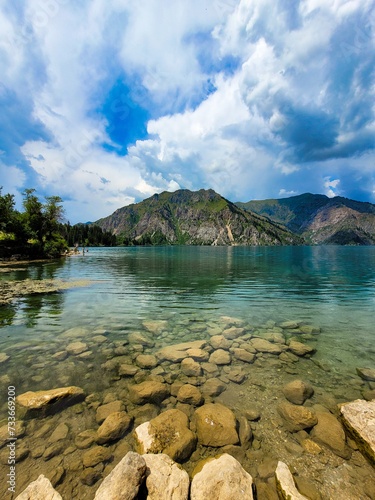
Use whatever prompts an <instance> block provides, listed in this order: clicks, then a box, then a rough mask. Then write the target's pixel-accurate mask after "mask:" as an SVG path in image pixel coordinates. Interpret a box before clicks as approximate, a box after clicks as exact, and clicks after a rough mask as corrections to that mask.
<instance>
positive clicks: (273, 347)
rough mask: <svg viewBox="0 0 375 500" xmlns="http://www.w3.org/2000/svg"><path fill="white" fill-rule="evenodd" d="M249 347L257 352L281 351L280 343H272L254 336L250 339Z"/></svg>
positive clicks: (270, 352) (277, 352)
mask: <svg viewBox="0 0 375 500" xmlns="http://www.w3.org/2000/svg"><path fill="white" fill-rule="evenodd" d="M250 345H251V347H253V348H254V349H255V350H256V351H258V352H267V353H269V354H280V353H282V352H283V349H282V347H281V346H280V344H273V343H272V342H269V341H268V340H266V339H261V338H258V337H257V338H254V339H251V341H250Z"/></svg>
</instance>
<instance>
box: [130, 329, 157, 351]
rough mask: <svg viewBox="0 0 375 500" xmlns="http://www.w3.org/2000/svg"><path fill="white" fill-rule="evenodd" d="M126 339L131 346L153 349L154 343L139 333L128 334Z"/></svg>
mask: <svg viewBox="0 0 375 500" xmlns="http://www.w3.org/2000/svg"><path fill="white" fill-rule="evenodd" d="M128 339H129V342H130V344H132V345H138V344H139V345H142V346H145V347H154V345H155V342H154V341H153V340H152V339H150V337H148V336H147V335H145V334H144V333H141V332H134V333H130V334H129V336H128Z"/></svg>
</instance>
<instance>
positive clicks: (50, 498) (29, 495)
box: [16, 474, 62, 500]
mask: <svg viewBox="0 0 375 500" xmlns="http://www.w3.org/2000/svg"><path fill="white" fill-rule="evenodd" d="M42 498H43V500H62V497H61V495H60V494H59V493H57V491H56V490H55V489H54V488H53V486H52V484H51V483H50V481H49V480H48V479H47V478H46V477H45V476H43V474H41V475H40V476H39V477H38V479H36V480H35V481H33V482H32V483H30V484H29V486H28V487H27V488H26V489H25V490H24V491H23V492H22V493H20V494H19V495H18V497H17V498H16V500H41V499H42Z"/></svg>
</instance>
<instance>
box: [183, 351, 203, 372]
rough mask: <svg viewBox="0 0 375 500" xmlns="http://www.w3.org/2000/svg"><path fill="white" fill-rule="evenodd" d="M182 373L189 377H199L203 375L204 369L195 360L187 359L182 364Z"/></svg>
mask: <svg viewBox="0 0 375 500" xmlns="http://www.w3.org/2000/svg"><path fill="white" fill-rule="evenodd" d="M189 351H191V349H189ZM202 352H204V351H202ZM181 371H182V373H183V374H184V375H186V376H187V377H199V376H200V375H201V373H202V368H201V366H200V364H199V363H197V362H196V361H194V359H192V358H185V359H183V360H182V362H181Z"/></svg>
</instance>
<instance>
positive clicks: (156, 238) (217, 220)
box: [96, 189, 303, 246]
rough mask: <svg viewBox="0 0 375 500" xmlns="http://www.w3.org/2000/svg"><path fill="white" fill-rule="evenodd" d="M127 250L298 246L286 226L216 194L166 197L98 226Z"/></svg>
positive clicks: (177, 193)
mask: <svg viewBox="0 0 375 500" xmlns="http://www.w3.org/2000/svg"><path fill="white" fill-rule="evenodd" d="M96 224H97V225H99V226H100V227H101V228H102V229H103V230H105V231H112V233H114V234H116V235H117V236H121V237H122V238H123V242H124V243H125V244H130V243H135V244H164V245H165V244H180V245H185V244H186V245H214V246H215V245H299V244H303V239H302V238H301V237H300V236H299V235H296V234H294V233H292V232H291V231H290V230H289V229H288V228H286V227H285V226H284V225H281V224H278V223H276V222H272V221H270V220H269V219H267V218H265V217H263V216H261V215H258V214H255V213H253V212H250V211H248V210H245V209H244V208H241V207H238V206H236V205H235V204H234V203H232V202H230V201H228V200H227V199H225V198H223V197H222V196H220V195H219V194H217V193H216V192H215V191H213V190H212V189H208V190H205V189H201V190H200V191H189V190H187V189H180V190H178V191H175V192H174V193H169V192H163V193H160V194H154V195H153V196H151V197H150V198H147V199H146V200H143V201H141V202H140V203H135V204H132V205H128V206H126V207H123V208H119V209H118V210H116V211H115V212H114V213H113V214H112V215H110V216H109V217H105V218H104V219H100V220H98V221H97V222H96Z"/></svg>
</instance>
